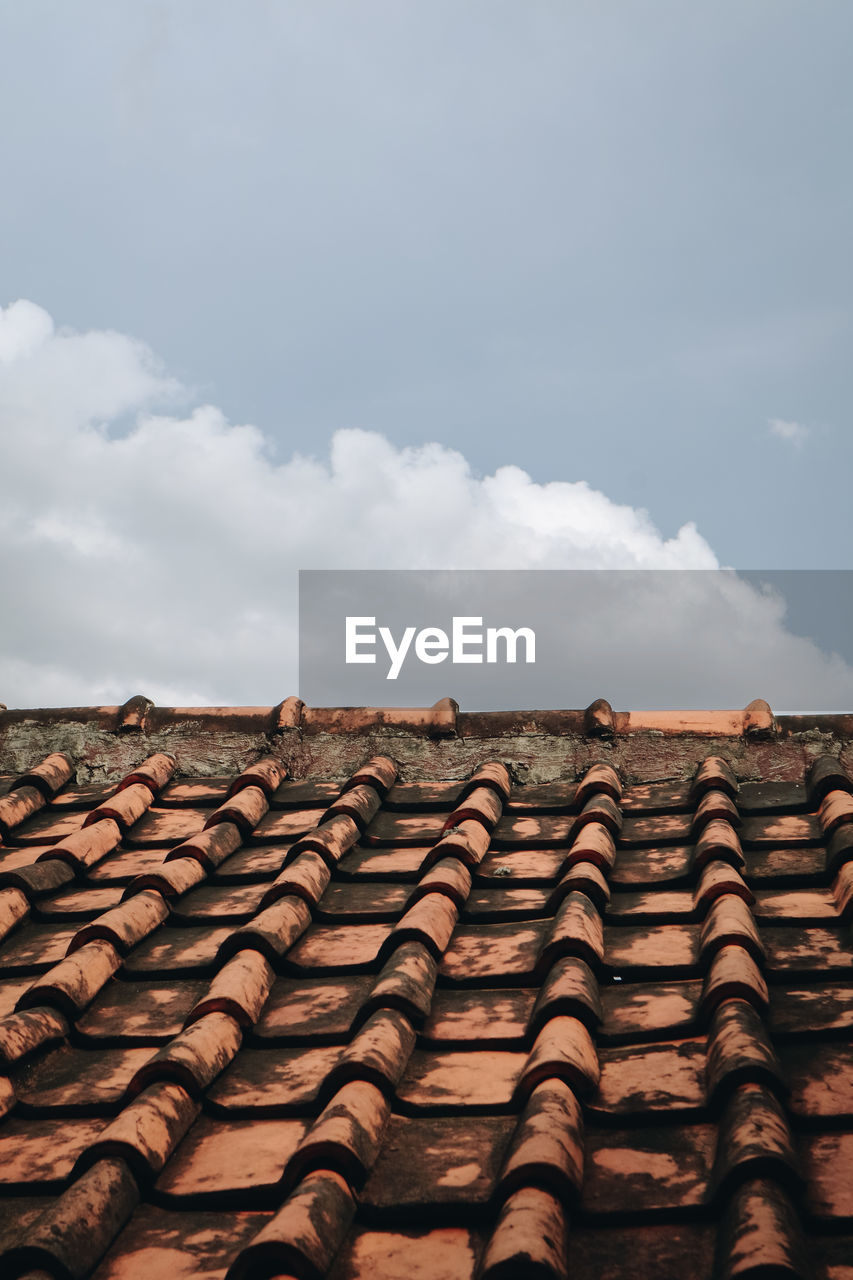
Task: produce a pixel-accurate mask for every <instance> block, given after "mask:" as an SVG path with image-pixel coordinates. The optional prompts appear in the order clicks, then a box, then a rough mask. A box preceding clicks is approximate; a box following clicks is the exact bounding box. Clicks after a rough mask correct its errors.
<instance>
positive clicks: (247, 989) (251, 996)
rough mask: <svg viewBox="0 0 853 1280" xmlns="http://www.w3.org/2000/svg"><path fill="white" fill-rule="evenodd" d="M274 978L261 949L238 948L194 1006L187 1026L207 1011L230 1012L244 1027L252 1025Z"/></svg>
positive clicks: (259, 1012) (258, 1015) (258, 1014)
mask: <svg viewBox="0 0 853 1280" xmlns="http://www.w3.org/2000/svg"><path fill="white" fill-rule="evenodd" d="M274 981H275V973H274V972H273V968H272V965H271V964H270V963H269V961H268V960H267V959H266V957H265V956H262V955H261V953H260V951H254V950H249V949H247V950H245V951H238V952H237V953H236V955H234V956H232V957H231V959H230V960H228V961H226V963H225V964H224V965H223V966H222V968H221V969H220V970H219V972H218V973H217V975H216V977H215V978H214V979H213V981H212V982H211V984H210V988H209V990H208V992H207V995H206V996H205V997H204V999H202V1000H199V1002H198V1004H196V1005H195V1007H194V1008H193V1009H192V1010H191V1012H190V1013H189V1015H188V1017H187V1019H186V1023H185V1025H186V1026H189V1025H190V1024H191V1023H193V1022H198V1020H199V1018H203V1017H205V1016H206V1014H208V1013H214V1012H218V1013H227V1014H230V1015H231V1017H232V1018H233V1019H234V1020H235V1022H238V1023H239V1024H240V1026H241V1027H252V1026H254V1024H255V1023H256V1022H257V1020H258V1018H259V1017H260V1016H261V1010H262V1009H263V1007H264V1004H265V1003H266V999H267V996H268V995H269V993H270V990H271V989H272V984H273V982H274Z"/></svg>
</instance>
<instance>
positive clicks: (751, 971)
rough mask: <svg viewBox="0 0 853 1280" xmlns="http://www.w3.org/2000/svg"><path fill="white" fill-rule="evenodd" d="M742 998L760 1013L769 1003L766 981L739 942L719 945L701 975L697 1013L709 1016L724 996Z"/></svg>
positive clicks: (705, 1016)
mask: <svg viewBox="0 0 853 1280" xmlns="http://www.w3.org/2000/svg"><path fill="white" fill-rule="evenodd" d="M733 999H738V1000H746V1001H748V1003H749V1004H751V1005H752V1006H753V1008H754V1009H756V1010H757V1012H758V1013H764V1011H765V1010H766V1009H767V1007H768V1005H769V1003H770V995H769V992H768V990H767V983H766V982H765V981H764V976H763V974H762V972H761V970H760V969H759V967H758V965H757V964H756V963H755V961H754V960H753V958H752V956H751V955H750V954H749V952H748V951H745V950H744V949H743V947H741V946H734V945H733V946H723V947H721V948H720V949H719V951H717V952H715V954H714V957H713V959H712V961H711V967H710V969H709V970H708V973H707V975H706V977H705V986H704V990H703V992H702V1004H701V1014H702V1017H703V1019H707V1018H709V1017H710V1016H711V1014H712V1013H713V1012H714V1010H715V1009H716V1008H717V1006H718V1005H719V1004H721V1003H722V1001H724V1000H733Z"/></svg>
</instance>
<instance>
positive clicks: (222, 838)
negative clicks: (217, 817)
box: [164, 822, 242, 872]
mask: <svg viewBox="0 0 853 1280" xmlns="http://www.w3.org/2000/svg"><path fill="white" fill-rule="evenodd" d="M241 843H242V837H241V835H240V828H239V827H236V826H235V825H234V823H233V822H220V823H217V825H216V826H215V827H209V828H208V829H207V830H206V831H200V832H199V833H198V835H197V836H190V838H189V840H185V841H184V842H183V844H179V845H176V846H175V848H174V849H172V850H171V851H170V852H169V853H167V854H166V857H165V859H164V861H165V862H174V861H175V860H176V859H178V858H195V859H196V860H197V861H198V862H200V863H201V865H202V866H203V867H204V869H205V871H207V872H211V871H214V870H215V869H216V868H217V867H219V866H221V865H222V863H223V862H224V861H225V859H226V858H228V857H230V856H231V854H232V853H233V852H234V851H235V849H239V848H240V845H241Z"/></svg>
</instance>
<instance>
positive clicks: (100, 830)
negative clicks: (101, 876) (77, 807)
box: [37, 818, 121, 874]
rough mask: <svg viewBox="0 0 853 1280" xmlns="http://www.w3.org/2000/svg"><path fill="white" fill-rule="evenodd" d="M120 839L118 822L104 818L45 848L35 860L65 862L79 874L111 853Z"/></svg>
mask: <svg viewBox="0 0 853 1280" xmlns="http://www.w3.org/2000/svg"><path fill="white" fill-rule="evenodd" d="M120 839H121V831H120V829H119V826H118V823H117V822H113V820H112V818H105V819H104V821H103V822H96V823H95V824H94V826H91V827H87V828H86V829H84V830H80V831H75V832H74V834H73V835H70V836H67V837H66V838H65V839H64V840H60V842H59V844H55V845H53V846H52V847H51V848H50V849H46V850H45V852H44V853H43V854H41V855H40V856H39V858H38V859H37V861H39V862H48V861H52V860H53V859H56V860H57V861H58V862H65V863H66V864H67V865H68V866H69V867H71V869H72V870H73V871H75V872H76V873H78V874H79V873H80V872H83V871H86V870H88V869H89V867H93V866H94V865H95V863H96V862H100V860H101V858H105V857H106V855H107V854H108V853H112V851H113V849H115V848H116V846H117V845H118V842H119V840H120Z"/></svg>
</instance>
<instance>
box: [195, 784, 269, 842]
mask: <svg viewBox="0 0 853 1280" xmlns="http://www.w3.org/2000/svg"><path fill="white" fill-rule="evenodd" d="M269 807H270V802H269V800H268V799H267V798H266V796H265V795H264V793H263V791H262V790H261V788H260V787H256V786H254V785H250V786H248V787H244V788H243V790H242V791H238V792H237V794H236V795H233V796H232V797H231V798H230V800H226V801H225V804H221V805H220V806H219V808H218V809H215V810H214V811H213V813H212V814H211V815H210V817H209V818H208V820H207V822H206V823H205V824H204V825H205V827H215V826H216V825H217V824H218V823H220V822H233V823H234V825H235V826H237V827H239V828H240V830H241V831H242V833H243V835H244V836H247V835H249V833H250V832H251V831H252V830H253V829H254V828H255V827H256V826H257V825H258V823H259V822H260V820H261V818H262V817H263V816H264V814H265V813H266V812H267V810H268V809H269Z"/></svg>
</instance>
